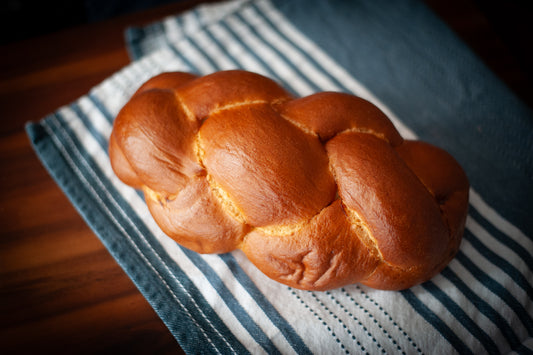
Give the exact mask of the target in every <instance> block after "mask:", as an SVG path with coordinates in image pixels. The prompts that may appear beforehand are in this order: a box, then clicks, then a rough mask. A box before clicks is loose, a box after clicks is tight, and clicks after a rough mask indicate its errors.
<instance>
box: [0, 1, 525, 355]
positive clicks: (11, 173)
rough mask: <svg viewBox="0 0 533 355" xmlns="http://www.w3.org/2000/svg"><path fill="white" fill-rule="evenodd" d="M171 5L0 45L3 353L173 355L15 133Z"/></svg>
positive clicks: (459, 10)
mask: <svg viewBox="0 0 533 355" xmlns="http://www.w3.org/2000/svg"><path fill="white" fill-rule="evenodd" d="M197 2H198V1H187V2H180V3H176V4H173V5H168V6H164V7H161V8H156V9H152V10H149V11H145V12H142V13H137V14H132V15H127V16H122V17H119V18H115V19H112V20H109V21H106V22H103V23H99V24H91V25H84V26H81V27H78V28H74V29H69V30H66V31H63V32H59V33H55V34H52V35H46V36H42V37H39V38H35V39H31V40H26V41H23V42H20V43H14V44H10V45H6V46H4V47H1V48H0V53H1V54H2V55H1V56H0V68H2V69H1V70H2V72H1V75H0V119H1V120H2V124H1V125H0V167H1V174H0V179H1V181H0V352H2V353H4V354H5V353H22V352H29V351H38V352H39V353H58V352H59V353H79V352H87V353H101V352H105V353H117V352H118V353H122V352H129V353H132V352H133V353H158V354H159V353H182V351H181V349H180V348H179V346H178V344H177V342H176V341H175V339H174V338H173V337H172V336H171V334H170V333H169V332H168V330H167V328H166V327H165V325H164V324H163V323H162V322H161V320H160V319H159V318H158V317H157V315H156V314H155V312H154V311H153V310H152V308H151V307H150V306H149V304H148V303H147V302H146V300H145V299H144V297H143V296H142V295H141V294H140V293H139V292H138V290H137V289H136V288H135V286H134V285H133V283H132V282H131V280H130V279H129V278H128V277H127V276H126V274H125V273H124V272H123V271H122V269H121V268H120V267H119V266H118V265H117V263H116V262H115V261H114V259H113V258H112V257H111V256H110V255H109V253H108V252H107V250H106V249H105V248H104V246H103V245H102V244H101V242H100V241H99V240H98V238H97V237H96V236H95V235H94V234H93V232H92V231H91V230H90V229H89V227H88V226H87V225H86V224H85V222H84V221H83V220H82V219H81V217H80V216H79V215H78V213H77V212H76V210H75V209H74V208H73V206H72V205H71V204H70V203H69V201H68V200H67V198H66V197H65V195H64V194H63V193H62V191H61V190H60V189H59V188H58V187H57V185H56V184H55V183H54V181H53V180H52V179H51V178H50V176H49V175H48V173H47V172H46V170H45V169H44V168H43V166H42V165H41V163H40V162H39V160H38V159H37V157H36V155H35V154H34V152H33V150H32V148H31V147H30V143H29V141H28V139H27V137H26V134H25V132H24V123H25V122H27V121H30V120H38V119H40V118H42V117H43V116H45V115H46V114H48V113H50V112H52V111H55V109H57V108H58V107H59V106H61V105H65V104H68V103H70V102H71V101H73V100H75V99H76V98H78V97H80V96H82V95H84V94H85V93H87V91H88V90H89V89H90V88H91V87H93V86H94V85H96V84H98V83H99V82H101V81H102V80H104V79H105V78H107V77H108V76H109V75H111V74H113V73H114V72H116V71H117V70H119V69H120V68H122V67H123V66H125V65H127V64H128V63H129V59H128V56H127V52H126V49H125V45H124V40H123V31H124V29H125V28H126V27H127V26H130V25H140V24H144V23H147V22H151V21H154V20H157V19H160V18H162V17H163V16H165V15H168V14H173V13H177V12H179V11H183V10H184V9H186V8H188V7H190V6H192V5H193V4H194V3H197ZM427 3H428V4H429V5H430V6H432V7H433V8H434V9H435V10H436V11H437V12H438V13H439V14H440V15H442V16H443V18H444V19H445V21H447V22H448V23H449V24H450V26H451V27H452V28H454V29H455V30H456V31H458V33H459V34H460V35H461V36H462V37H463V38H464V39H465V40H466V41H467V42H468V43H469V44H470V45H471V46H472V47H473V48H474V49H475V50H476V51H477V52H478V53H479V54H480V55H481V56H482V58H483V59H484V60H485V61H486V62H487V63H488V65H489V66H490V67H491V68H492V69H493V70H494V71H495V72H496V73H497V74H498V75H500V76H501V77H502V79H504V80H505V81H506V82H507V83H508V84H509V85H510V86H511V87H512V88H513V89H514V90H516V92H517V93H519V95H520V96H522V98H524V99H525V100H528V99H530V98H531V96H530V95H531V86H530V83H529V82H528V81H527V79H526V78H525V75H523V73H522V72H521V71H520V68H519V67H518V66H517V65H516V61H515V59H514V58H513V56H512V55H510V52H509V50H508V49H507V48H506V47H505V44H504V43H503V42H502V41H501V40H499V39H498V37H497V36H496V35H495V33H494V32H492V31H491V28H490V23H489V21H487V19H486V18H485V17H484V16H483V15H482V14H481V13H480V12H479V10H477V9H476V8H475V7H474V6H473V5H471V4H470V3H468V2H463V1H459V0H457V1H444V0H431V1H427Z"/></svg>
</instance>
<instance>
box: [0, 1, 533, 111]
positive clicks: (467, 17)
mask: <svg viewBox="0 0 533 355" xmlns="http://www.w3.org/2000/svg"><path fill="white" fill-rule="evenodd" d="M179 1H182V2H183V1H186V0H70V1H69V0H48V1H36V0H1V1H0V26H1V30H0V48H1V46H2V45H6V44H9V43H13V42H19V41H22V40H26V39H29V38H33V37H36V36H41V35H44V34H48V33H52V32H57V31H62V30H66V29H68V28H72V27H76V26H81V25H84V24H90V23H96V22H101V21H105V20H109V19H112V18H115V17H117V16H121V15H125V14H129V13H132V12H136V11H141V10H145V9H149V8H154V7H158V6H163V5H165V4H168V3H171V2H179ZM287 1H290V0H287ZM423 1H424V2H425V3H426V4H427V5H429V6H430V7H431V8H433V10H435V12H436V13H437V14H438V15H439V16H441V18H443V19H444V21H445V22H447V23H448V25H450V27H451V28H452V29H454V30H455V31H456V32H457V33H458V34H459V36H461V37H462V38H463V40H464V41H465V42H466V43H467V44H469V45H470V46H471V47H472V48H473V50H474V51H475V52H477V53H478V54H479V55H480V57H481V58H482V59H484V60H485V62H487V63H488V65H489V67H491V69H492V70H493V71H495V72H496V74H497V75H499V76H500V77H504V81H506V82H507V84H508V85H509V86H510V87H511V89H512V90H514V91H515V92H516V93H517V94H518V95H519V96H520V97H521V98H522V99H523V100H524V101H525V102H526V103H527V104H529V105H530V106H533V85H532V83H533V69H532V64H533V50H532V47H533V45H532V44H533V11H532V10H531V9H530V7H531V6H530V5H531V1H524V0H501V1H496V0H423ZM480 29H481V30H480ZM487 34H490V35H491V36H493V38H494V37H495V38H497V40H498V42H494V40H493V39H492V42H491V43H486V42H483V41H484V38H483V37H482V36H486V35H487ZM493 58H494V59H493Z"/></svg>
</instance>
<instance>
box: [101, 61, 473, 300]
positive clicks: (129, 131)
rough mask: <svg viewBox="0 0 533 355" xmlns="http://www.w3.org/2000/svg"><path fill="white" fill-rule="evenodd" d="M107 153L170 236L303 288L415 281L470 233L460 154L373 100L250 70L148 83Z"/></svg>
mask: <svg viewBox="0 0 533 355" xmlns="http://www.w3.org/2000/svg"><path fill="white" fill-rule="evenodd" d="M109 157H110V161H111V165H112V167H113V170H114V171H115V174H116V175H117V176H118V177H119V179H121V180H122V181H123V182H124V183H126V184H128V185H130V186H132V187H134V188H137V189H141V190H142V191H143V192H144V196H145V199H146V203H147V205H148V208H149V209H150V212H151V213H152V215H153V217H154V219H155V221H156V222H157V223H158V225H159V226H160V227H161V229H162V230H163V231H164V232H165V233H166V234H167V235H168V236H169V237H170V238H172V239H174V240H175V241H176V242H178V243H179V244H181V245H183V246H185V247H187V248H190V249H192V250H194V251H197V252H199V253H225V252H230V251H232V250H235V249H241V250H242V251H243V252H244V253H245V254H246V255H247V257H248V258H249V260H250V261H251V262H252V263H254V264H255V265H256V266H257V267H258V268H259V269H260V270H261V271H262V272H263V273H265V274H266V275H267V276H269V277H270V278H272V279H274V280H276V281H279V282H281V283H284V284H286V285H289V286H291V287H295V288H299V289H306V290H327V289H332V288H336V287H341V286H343V285H347V284H352V283H357V282H360V283H363V284H365V285H368V286H370V287H373V288H378V289H385V290H400V289H405V288H409V287H411V286H413V285H416V284H419V283H421V282H424V281H426V280H428V279H430V278H431V277H433V276H434V275H435V274H437V273H439V272H440V271H441V270H442V269H443V268H444V267H445V266H446V265H447V264H448V263H449V261H450V260H451V259H452V258H453V257H454V256H455V254H456V252H457V250H458V248H459V244H460V242H461V238H462V234H463V231H464V224H465V219H466V214H467V208H468V190H469V183H468V179H467V177H466V175H465V173H464V171H463V169H462V168H461V167H460V165H459V164H458V163H457V162H456V161H455V159H454V158H453V157H452V156H451V155H450V154H448V153H447V152H445V151H444V150H442V149H440V148H437V147H435V146H433V145H430V144H428V143H424V142H420V141H408V140H404V139H403V138H402V137H401V136H400V134H399V133H398V131H397V130H396V129H395V127H394V125H393V124H392V123H391V121H390V120H389V119H388V118H387V116H386V115H385V114H384V113H383V112H382V111H380V110H379V109H378V108H377V107H376V106H375V105H373V104H372V103H370V102H368V101H366V100H364V99H361V98H359V97H356V96H353V95H350V94H346V93H336V92H322V93H317V94H313V95H310V96H307V97H303V98H295V97H293V96H292V95H291V94H290V93H289V92H287V91H286V90H284V89H283V88H282V87H281V86H279V85H278V84H277V83H276V82H274V81H273V80H271V79H269V78H266V77H264V76H261V75H259V74H255V73H251V72H247V71H242V70H230V71H221V72H216V73H213V74H210V75H206V76H202V77H198V76H195V75H192V74H189V73H182V72H171V73H163V74H160V75H158V76H155V77H153V78H152V79H150V80H148V81H147V82H146V83H144V84H143V85H142V86H141V87H140V88H139V89H138V90H137V92H136V93H135V94H134V95H133V96H132V98H131V99H130V101H129V102H128V103H127V104H126V105H125V106H124V107H123V108H122V110H121V111H120V112H119V114H118V116H117V118H116V120H115V122H114V125H113V131H112V133H111V136H110V140H109Z"/></svg>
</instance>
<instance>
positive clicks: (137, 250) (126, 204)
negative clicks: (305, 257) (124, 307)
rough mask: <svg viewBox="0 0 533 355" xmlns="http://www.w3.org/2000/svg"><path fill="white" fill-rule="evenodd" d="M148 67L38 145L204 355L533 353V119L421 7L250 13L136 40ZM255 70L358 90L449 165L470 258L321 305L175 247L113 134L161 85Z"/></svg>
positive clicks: (300, 86) (38, 130)
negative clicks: (115, 157) (459, 175)
mask: <svg viewBox="0 0 533 355" xmlns="http://www.w3.org/2000/svg"><path fill="white" fill-rule="evenodd" d="M126 39H127V43H128V47H129V51H130V54H131V55H132V58H134V59H135V61H134V62H133V63H132V64H131V65H129V66H127V67H126V68H124V69H123V70H122V71H120V72H118V73H116V74H115V75H113V76H112V77H110V78H109V79H107V80H106V81H104V82H103V83H101V84H100V85H98V86H97V87H95V88H94V89H93V90H91V91H90V92H89V93H88V94H87V95H85V96H83V97H82V98H80V99H79V100H77V101H75V102H73V103H72V104H70V105H67V106H65V107H61V108H59V109H58V110H57V111H56V112H54V113H53V114H51V115H49V116H48V117H46V118H44V119H43V120H41V121H40V122H38V123H33V124H28V126H27V132H28V134H29V136H30V138H31V140H32V142H33V144H34V147H35V150H36V151H37V153H38V155H39V157H40V158H41V160H42V161H43V163H44V164H45V166H46V167H47V168H48V169H49V171H50V173H51V175H52V176H53V177H54V178H55V180H56V181H57V183H58V184H59V185H60V186H61V187H62V189H63V190H64V191H65V193H66V195H67V196H69V198H70V199H71V201H72V203H73V204H74V205H75V206H76V207H77V208H78V210H79V211H80V213H81V214H82V215H83V217H84V218H85V219H86V221H87V223H88V224H89V225H90V226H91V227H92V228H93V230H94V231H95V233H96V234H97V235H98V236H99V237H100V239H101V240H102V242H103V243H104V244H105V246H106V247H107V248H108V249H109V251H110V252H111V254H112V255H113V256H114V257H115V258H116V260H117V262H118V263H119V264H120V265H121V266H122V267H123V268H124V270H125V271H126V272H127V274H128V275H129V276H130V277H131V279H132V280H133V281H134V282H135V284H136V285H137V287H138V288H139V290H140V291H141V292H142V293H143V295H144V296H145V297H146V299H147V300H148V301H149V302H150V304H151V305H152V307H153V308H154V309H155V310H156V312H157V313H158V314H159V316H160V317H161V319H162V320H163V322H165V324H166V325H167V326H168V328H169V330H170V332H171V333H172V334H173V335H174V336H175V337H176V339H177V340H178V341H179V344H180V346H181V347H182V348H183V349H184V350H185V351H186V352H189V353H224V354H225V353H239V354H240V353H253V354H257V353H268V354H275V353H283V354H289V353H298V354H300V353H315V354H335V353H338V354H349V353H369V354H376V353H400V354H420V353H426V354H450V353H461V354H468V353H470V354H480V353H511V352H515V353H528V352H531V351H533V304H532V301H531V299H532V296H533V288H532V283H533V280H532V267H533V257H532V253H533V240H532V238H531V236H532V232H533V228H532V226H533V218H531V217H530V215H531V212H533V211H532V209H531V208H530V207H529V206H530V201H532V200H533V189H532V188H531V186H532V182H533V181H532V180H533V179H532V176H533V164H532V152H533V146H532V145H533V114H532V112H531V111H530V109H529V108H528V107H527V106H526V105H524V104H523V103H522V102H520V101H519V100H518V99H517V98H516V97H515V96H514V95H513V94H512V93H511V92H510V91H509V90H508V89H507V88H506V87H505V86H504V85H503V84H502V83H501V82H500V81H499V80H498V79H497V78H496V77H495V76H494V75H493V74H492V73H491V72H490V71H489V70H488V69H487V68H486V67H485V66H484V65H483V64H482V62H481V61H480V60H478V59H477V58H476V57H475V56H474V55H473V54H472V53H471V51H470V50H469V49H468V48H467V47H466V46H465V45H464V44H462V42H461V41H460V40H458V39H457V38H456V36H455V35H454V34H453V33H452V32H451V31H450V30H449V29H448V28H447V27H446V26H445V25H444V24H443V23H442V22H440V21H439V19H438V18H437V17H436V16H435V15H434V14H433V13H431V11H429V10H428V9H427V8H426V7H425V6H424V5H423V4H422V3H420V2H419V1H417V0H407V1H401V2H390V1H385V0H377V1H376V0H360V1H320V0H314V1H310V0H293V1H290V2H288V1H282V0H279V1H278V0H257V1H249V0H235V1H230V2H225V3H215V4H209V5H202V6H199V7H197V8H195V9H193V10H191V11H189V12H186V13H183V14H180V15H178V16H173V17H169V18H166V19H163V20H161V21H159V22H157V23H154V24H151V25H148V26H146V27H142V28H131V29H129V30H128V31H127V33H126ZM233 68H242V69H246V70H250V71H255V72H258V73H260V74H264V75H266V76H269V77H271V78H273V79H275V80H277V81H279V82H280V83H281V84H282V85H283V86H284V87H286V88H288V89H289V90H291V91H292V92H293V93H294V94H296V95H299V96H305V95H309V94H311V93H313V92H317V91H326V90H331V91H343V92H350V93H353V94H356V95H358V96H361V97H364V98H366V99H368V100H370V101H372V102H374V103H375V104H376V105H378V106H379V107H380V108H381V109H382V110H383V111H384V112H385V113H387V114H388V116H389V117H390V118H391V119H392V120H393V122H394V124H395V125H396V127H397V128H398V130H399V131H400V133H401V134H402V135H403V136H404V137H405V138H420V139H423V140H425V141H428V142H430V143H433V144H435V145H438V146H440V147H442V148H444V149H446V150H448V151H449V152H450V153H451V154H452V155H454V156H455V158H456V159H457V160H458V161H459V162H460V163H461V165H462V166H463V167H464V168H465V170H466V172H467V175H468V177H469V179H470V182H471V185H472V189H471V191H470V210H469V215H468V219H467V223H466V231H465V235H464V240H463V243H462V245H461V248H460V250H459V253H458V255H457V257H456V258H455V259H454V260H453V261H452V262H451V263H450V264H449V266H448V267H446V269H445V270H444V271H443V272H442V273H441V274H439V275H437V276H436V277H434V278H433V279H432V280H430V281H428V282H426V283H424V284H422V285H419V286H416V287H413V288H411V289H408V290H405V291H401V292H390V291H377V290H372V289H369V288H367V287H364V286H361V285H350V286H347V287H344V288H340V289H336V290H332V291H328V292H308V291H300V290H296V289H292V288H290V287H287V286H284V285H281V284H278V283H276V282H274V281H271V280H270V279H268V278H267V277H265V276H264V275H263V274H262V273H260V272H259V271H258V270H257V269H256V268H255V267H254V266H253V265H252V264H251V263H250V262H249V261H248V260H247V259H246V258H245V257H244V255H243V254H242V253H241V252H233V253H228V254H223V255H199V254H197V253H194V252H191V251H190V250H187V249H185V248H182V247H180V246H179V245H177V244H176V243H175V242H173V241H172V240H170V239H169V238H167V237H166V236H165V235H164V234H163V233H162V232H161V230H160V229H159V228H158V226H157V225H156V224H155V223H154V221H153V219H152V217H151V216H150V214H149V212H148V209H147V207H146V204H145V202H144V200H143V198H142V195H141V194H140V193H139V192H138V191H135V190H133V189H131V188H129V187H127V186H125V185H124V184H122V183H121V182H120V181H119V180H118V179H117V178H116V177H115V176H114V174H113V172H112V170H111V167H110V164H109V157H108V154H107V143H108V137H109V134H110V132H111V127H112V123H113V119H114V117H115V115H116V114H117V112H118V111H119V110H120V108H121V107H122V106H123V105H124V104H125V103H126V101H127V100H128V99H129V97H130V96H131V95H132V94H133V92H134V91H135V90H136V88H137V87H138V86H139V85H140V84H141V83H142V82H144V81H145V80H147V79H148V78H150V77H151V76H153V75H155V74H158V73H160V72H163V71H174V70H181V71H190V72H194V73H197V74H207V73H211V72H213V71H217V70H223V69H233Z"/></svg>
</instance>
